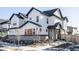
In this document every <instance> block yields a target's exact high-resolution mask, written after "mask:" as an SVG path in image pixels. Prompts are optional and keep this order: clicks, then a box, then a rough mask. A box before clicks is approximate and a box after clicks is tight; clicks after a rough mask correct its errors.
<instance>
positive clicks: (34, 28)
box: [8, 7, 68, 36]
mask: <svg viewBox="0 0 79 59" xmlns="http://www.w3.org/2000/svg"><path fill="white" fill-rule="evenodd" d="M67 22H68V19H67V17H63V16H62V13H61V11H60V9H59V8H56V9H52V10H47V11H40V10H38V9H36V8H34V7H32V8H31V9H30V11H29V12H28V13H27V14H26V15H24V14H22V13H18V14H13V15H12V16H11V17H10V20H9V23H10V24H9V28H10V29H9V31H8V35H43V36H46V35H48V29H47V27H48V26H51V25H55V24H56V23H60V24H61V26H62V31H61V32H62V33H63V30H64V32H66V31H67Z"/></svg>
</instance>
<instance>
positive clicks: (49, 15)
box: [26, 7, 63, 19]
mask: <svg viewBox="0 0 79 59" xmlns="http://www.w3.org/2000/svg"><path fill="white" fill-rule="evenodd" d="M33 9H35V10H36V11H38V12H40V13H41V14H44V15H46V16H48V17H51V16H56V15H54V12H55V11H56V10H57V9H59V8H55V9H52V10H48V11H43V12H42V11H40V10H38V9H36V8H34V7H32V8H31V9H30V11H29V12H28V13H27V14H26V16H27V17H28V15H29V14H30V12H31V11H32V10H33ZM51 12H53V13H52V14H51ZM59 12H60V15H61V18H60V17H58V16H56V17H57V18H59V19H63V16H62V13H61V11H60V9H59Z"/></svg>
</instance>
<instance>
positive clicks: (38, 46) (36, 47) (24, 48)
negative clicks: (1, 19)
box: [0, 41, 66, 51]
mask: <svg viewBox="0 0 79 59" xmlns="http://www.w3.org/2000/svg"><path fill="white" fill-rule="evenodd" d="M64 43H66V42H64V41H56V42H53V43H51V44H50V45H49V43H37V44H32V45H28V46H16V45H13V44H9V43H6V42H0V44H1V45H3V46H4V47H0V49H1V50H2V49H3V50H5V51H42V50H43V49H46V48H50V47H55V46H58V45H61V44H64Z"/></svg>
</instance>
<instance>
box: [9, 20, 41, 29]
mask: <svg viewBox="0 0 79 59" xmlns="http://www.w3.org/2000/svg"><path fill="white" fill-rule="evenodd" d="M27 23H32V24H34V25H37V26H39V27H42V25H39V24H37V23H34V22H32V21H27V22H25V23H24V24H22V25H21V26H19V27H14V28H9V29H18V28H21V27H23V26H24V25H26V24H27Z"/></svg>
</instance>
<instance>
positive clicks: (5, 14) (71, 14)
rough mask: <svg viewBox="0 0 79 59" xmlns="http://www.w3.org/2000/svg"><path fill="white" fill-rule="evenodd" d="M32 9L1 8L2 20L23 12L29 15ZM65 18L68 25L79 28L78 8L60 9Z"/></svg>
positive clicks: (0, 15)
mask: <svg viewBox="0 0 79 59" xmlns="http://www.w3.org/2000/svg"><path fill="white" fill-rule="evenodd" d="M30 8H31V7H0V18H1V19H9V18H10V17H11V15H12V14H13V13H18V12H22V13H24V14H27V12H28V11H29V10H30ZM36 8H37V9H39V10H41V11H44V10H50V9H53V8H55V7H36ZM59 8H60V9H61V12H62V14H63V15H64V16H67V17H68V19H69V23H68V25H70V26H74V27H79V22H78V21H79V8H78V7H59Z"/></svg>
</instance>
